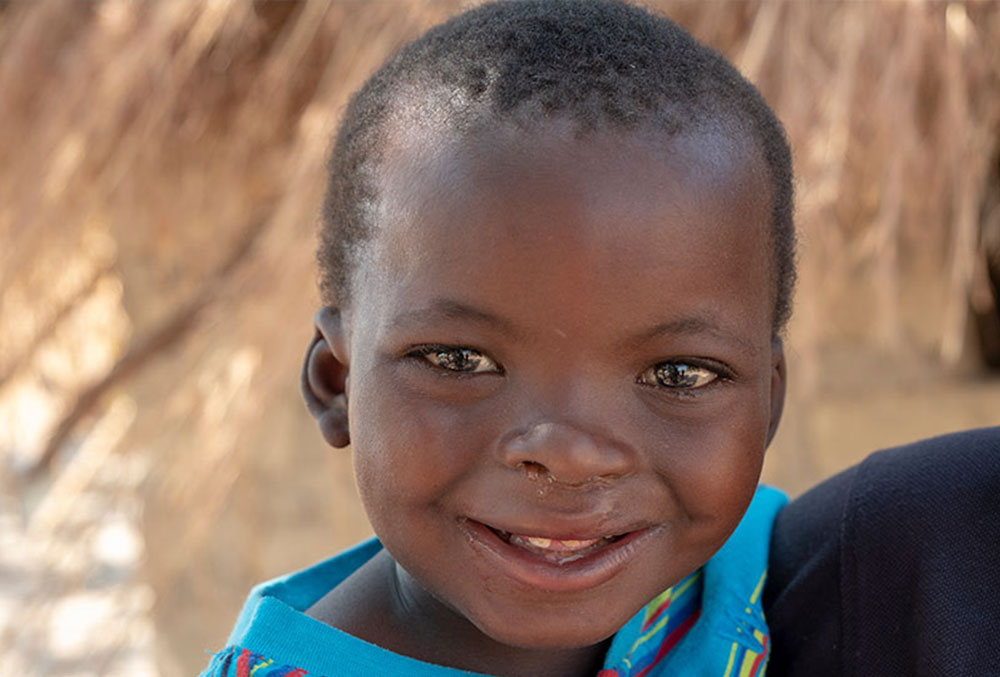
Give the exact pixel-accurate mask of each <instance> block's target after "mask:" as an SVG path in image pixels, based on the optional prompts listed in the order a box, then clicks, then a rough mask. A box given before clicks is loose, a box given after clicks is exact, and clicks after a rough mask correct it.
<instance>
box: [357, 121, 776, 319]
mask: <svg viewBox="0 0 1000 677" xmlns="http://www.w3.org/2000/svg"><path fill="white" fill-rule="evenodd" d="M386 151H387V152H386V155H385V157H386V161H385V164H384V165H383V168H382V175H381V177H380V188H381V191H380V204H379V209H378V218H377V220H376V226H375V228H376V229H375V234H374V237H373V238H372V240H371V244H370V247H369V251H368V254H369V255H368V256H366V257H365V261H366V263H365V264H364V265H361V266H358V269H359V273H361V274H362V275H364V276H365V277H367V278H368V279H366V280H359V283H360V284H358V286H357V287H356V288H357V289H359V291H361V290H362V289H367V290H368V291H369V293H368V294H365V295H367V296H369V298H372V297H371V294H374V293H375V292H376V291H378V293H379V295H380V296H382V298H381V299H379V300H378V304H379V305H381V306H383V307H384V308H385V310H387V311H388V310H389V307H391V306H393V305H394V303H395V304H404V305H405V304H407V303H409V302H411V301H412V302H413V303H416V302H417V301H418V299H416V298H415V297H416V296H419V295H420V294H421V293H425V292H426V293H427V294H430V293H432V292H433V293H435V294H443V293H452V294H458V295H463V294H465V295H471V296H473V297H478V298H479V299H480V300H484V299H485V301H486V302H487V303H488V304H492V305H496V304H501V305H502V304H503V303H506V302H510V303H511V304H515V303H517V302H518V299H520V300H521V301H522V302H523V303H522V306H523V305H524V304H525V303H528V300H527V299H524V298H522V297H524V296H526V295H527V296H531V295H532V291H531V290H532V289H534V290H538V291H541V290H544V291H545V293H546V295H547V296H548V297H549V298H550V299H554V298H555V297H557V296H559V295H560V294H561V295H562V296H563V299H562V300H563V301H564V302H565V303H568V304H573V305H577V306H589V307H590V308H591V309H592V310H595V311H596V309H597V308H598V307H600V306H601V305H605V306H607V305H615V306H617V307H619V308H621V307H622V305H623V304H625V305H627V306H628V308H626V310H628V311H630V312H633V311H634V312H635V313H637V314H639V315H653V314H655V313H657V312H658V307H659V306H658V304H659V305H662V303H660V302H661V301H664V300H665V299H663V298H656V297H657V296H658V295H659V290H656V289H655V287H656V285H657V284H662V285H670V286H671V294H670V299H669V300H670V302H671V303H673V304H675V305H676V303H677V302H678V301H681V302H683V301H684V299H685V298H687V299H689V300H690V301H691V304H692V305H694V304H696V303H697V302H698V298H700V297H699V294H701V293H702V292H704V291H706V290H708V291H714V292H717V296H718V295H719V294H718V292H720V291H721V290H722V289H723V288H729V287H731V286H732V285H733V284H734V283H735V282H736V281H738V282H739V284H740V285H742V289H743V290H744V291H745V292H746V293H747V294H749V295H750V296H754V299H753V300H752V302H744V303H742V305H741V304H729V306H727V307H726V308H722V307H720V306H719V303H718V302H717V301H718V300H719V299H716V301H715V302H710V303H708V304H707V306H711V305H713V304H714V306H716V307H715V308H709V307H707V306H706V304H704V303H703V304H702V307H701V310H700V311H699V312H702V311H704V312H715V313H717V314H723V313H725V314H729V315H730V316H732V315H734V314H735V315H747V316H753V315H755V314H759V313H758V311H759V309H760V307H761V306H762V305H763V307H764V315H765V318H764V319H765V323H769V320H770V312H771V304H772V299H771V297H772V296H773V292H772V282H771V274H770V259H771V255H770V228H769V223H770V207H769V187H768V183H767V180H766V172H765V170H764V165H763V162H762V161H761V160H760V158H759V152H758V151H757V149H756V148H755V147H753V145H752V144H749V143H747V142H746V141H744V140H742V139H741V138H738V137H736V136H734V135H732V134H729V133H727V132H725V131H724V130H721V129H716V130H712V129H707V130H703V131H697V132H689V133H685V134H680V135H676V136H668V135H666V134H664V133H662V132H659V131H658V130H639V131H634V132H627V133H626V132H597V133H593V134H589V135H586V136H581V135H580V134H579V133H578V129H577V128H576V127H575V125H574V124H572V123H569V122H566V123H563V122H559V121H554V122H551V123H546V124H544V125H541V126H536V127H534V128H532V129H530V130H525V129H523V128H519V127H518V126H517V125H515V124H499V125H496V126H492V127H483V128H481V129H479V130H477V131H476V132H475V133H466V134H463V135H456V134H447V133H441V132H437V131H434V130H433V129H428V128H427V127H422V126H420V125H417V126H414V127H410V128H408V129H407V128H404V129H400V128H396V129H395V130H393V131H392V133H390V135H389V138H388V141H387V144H386ZM650 284H652V285H653V287H654V289H653V291H654V292H657V293H655V294H653V295H651V294H650V291H651V290H650V289H648V288H647V287H648V286H649V285H650ZM640 297H646V300H647V303H643V302H642V298H640ZM393 299H395V302H394V301H393ZM358 300H359V301H360V298H358ZM703 300H704V299H703ZM626 302H627V303H626ZM529 305H530V304H529ZM543 312H545V311H543ZM730 320H731V321H733V322H737V323H740V322H742V323H743V324H746V320H747V318H743V319H742V320H741V319H740V318H739V317H730ZM768 326H769V324H768Z"/></svg>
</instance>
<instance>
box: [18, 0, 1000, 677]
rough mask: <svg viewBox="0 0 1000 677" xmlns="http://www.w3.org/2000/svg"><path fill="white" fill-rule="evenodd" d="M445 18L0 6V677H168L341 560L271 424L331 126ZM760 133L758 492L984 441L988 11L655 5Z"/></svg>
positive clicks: (298, 460) (997, 214) (994, 188)
mask: <svg viewBox="0 0 1000 677" xmlns="http://www.w3.org/2000/svg"><path fill="white" fill-rule="evenodd" d="M464 4H465V3H462V2H457V1H444V0H440V1H438V0H434V1H417V0H378V1H371V2H361V1H359V0H345V1H342V2H329V1H323V2H301V3H300V2H284V3H280V4H279V3H250V2H237V1H232V2H227V1H222V0H219V1H214V2H197V3H196V2H190V1H177V2H146V3H142V2H125V1H121V0H106V1H104V2H96V1H95V2H87V3H83V2H51V1H48V0H43V1H38V2H0V158H2V160H0V672H3V673H4V674H21V675H80V676H83V675H129V676H139V675H142V676H145V675H163V676H168V677H173V676H175V675H191V674H194V673H196V672H197V671H198V670H199V669H200V667H201V666H202V665H203V664H204V663H205V662H206V660H207V655H206V654H205V651H206V650H208V649H218V648H221V646H222V645H223V643H224V641H225V637H226V635H227V634H228V631H229V628H230V626H231V624H232V622H233V620H234V618H235V614H236V613H237V611H238V609H239V606H240V604H241V602H242V599H243V597H244V595H245V594H246V592H247V591H248V589H249V587H250V586H251V585H252V584H253V583H254V582H257V581H259V580H261V579H264V578H267V577H270V576H273V575H276V574H278V573H284V572H287V571H289V570H292V569H295V568H299V567H302V566H304V565H307V564H309V563H311V562H313V561H314V560H317V559H319V558H322V557H325V556H328V555H329V554H331V553H333V552H335V551H337V550H338V549H340V548H342V547H345V546H347V545H349V544H351V543H353V542H355V541H356V540H358V539H360V538H362V537H364V536H365V535H367V533H368V527H367V525H366V523H365V519H364V515H363V512H362V510H361V508H360V506H359V503H358V501H357V499H356V495H355V490H354V486H353V479H352V477H351V471H350V459H349V454H348V453H347V452H344V451H336V450H331V449H328V448H325V447H324V444H323V443H322V441H321V439H320V436H319V434H318V432H317V431H316V429H315V427H314V425H313V424H312V422H311V420H310V419H309V418H308V417H307V415H306V412H305V408H304V406H303V405H302V403H301V401H300V397H299V393H298V373H299V372H298V370H299V365H300V361H301V358H302V355H303V352H304V350H305V347H306V345H307V342H308V341H309V339H310V337H311V317H312V313H313V311H314V310H315V308H316V307H317V303H318V297H317V293H316V285H315V280H314V267H313V247H314V231H315V228H316V225H317V221H318V216H319V203H320V198H321V193H322V189H323V183H324V162H325V156H326V153H327V150H328V145H329V141H330V138H331V136H332V134H333V131H334V129H335V125H336V123H337V120H338V117H339V115H340V113H341V111H342V109H343V107H344V105H345V103H346V100H347V97H348V96H349V95H350V93H351V92H352V91H353V90H355V89H356V88H357V87H358V86H359V85H360V84H361V82H362V81H363V80H364V78H365V77H366V76H367V75H368V74H370V73H371V72H372V71H373V70H374V69H375V68H376V67H377V66H378V65H379V64H380V62H381V61H382V60H383V59H384V58H385V56H386V55H387V54H388V53H389V52H390V51H391V50H393V49H395V48H397V47H398V46H400V45H401V44H402V43H404V42H405V41H407V40H409V39H412V38H413V37H415V36H416V35H418V34H419V33H420V32H422V31H423V30H424V29H426V28H427V27H429V26H431V25H432V24H434V23H437V22H439V21H441V20H442V19H444V18H445V17H447V16H449V15H451V14H452V13H454V12H456V11H458V10H459V9H461V7H462V6H464ZM656 6H657V7H659V8H660V9H662V10H663V11H664V12H665V13H666V14H667V15H669V16H671V17H673V18H674V19H675V20H677V21H679V22H680V23H681V24H683V25H685V26H686V27H688V28H689V29H690V30H691V31H692V32H693V33H694V34H695V35H696V36H697V37H699V38H700V39H702V40H704V41H706V42H708V43H709V44H711V45H714V46H716V47H717V48H718V49H720V50H721V51H723V52H724V53H725V54H726V55H727V56H728V57H729V58H730V59H731V60H733V62H734V63H736V64H737V65H738V66H739V67H740V69H741V70H742V71H743V72H744V73H745V74H746V75H747V76H748V77H749V78H751V79H752V80H753V81H755V82H756V83H758V85H759V86H760V88H761V90H762V91H763V93H764V95H765V97H766V98H767V99H768V101H769V102H770V103H771V105H772V106H773V107H774V108H775V109H776V111H777V113H778V115H779V117H780V118H781V119H782V120H783V121H784V122H785V124H786V126H787V130H788V133H789V136H790V139H791V143H792V147H793V150H794V154H795V162H796V170H797V176H798V212H797V213H798V222H799V225H800V228H801V236H802V245H801V254H800V267H801V281H800V286H799V290H798V295H797V302H796V311H795V316H794V319H793V322H792V325H791V327H790V331H789V337H788V353H789V358H790V370H791V384H790V393H789V400H788V405H787V407H786V410H785V416H784V421H783V423H782V427H781V430H780V432H779V434H778V437H777V440H776V441H775V443H774V444H773V446H772V449H771V451H770V455H769V458H768V461H767V466H766V471H765V479H766V480H767V481H769V482H771V483H774V484H777V485H778V486H781V487H783V488H785V489H786V490H788V491H789V492H790V493H792V494H796V493H798V492H801V491H802V490H803V489H804V488H806V487H808V486H809V485H811V484H812V483H814V482H815V481H817V480H819V479H820V478H822V477H825V476H828V475H829V474H831V473H833V472H835V471H837V470H838V469H841V468H843V467H845V466H848V465H850V464H853V463H855V462H857V461H858V460H860V459H861V458H863V457H864V456H865V455H866V454H867V453H869V452H870V451H872V450H874V449H876V448H879V447H884V446H888V445H894V444H899V443H903V442H907V441H911V440H914V439H917V438H919V437H924V436H929V435H933V434H937V433H943V432H948V431H952V430H957V429H961V428H968V427H974V426H983V425H997V424H1000V378H998V372H997V371H996V370H997V369H998V367H1000V315H998V310H997V308H998V306H997V296H998V294H997V292H998V288H1000V5H998V4H996V3H992V2H989V3H987V2H969V3H962V2H955V3H944V2H933V3H931V2H919V1H913V2H907V3H904V2H896V3H876V2H865V3H861V2H850V3H838V2H823V3H796V2H693V1H691V2H662V3H657V4H656Z"/></svg>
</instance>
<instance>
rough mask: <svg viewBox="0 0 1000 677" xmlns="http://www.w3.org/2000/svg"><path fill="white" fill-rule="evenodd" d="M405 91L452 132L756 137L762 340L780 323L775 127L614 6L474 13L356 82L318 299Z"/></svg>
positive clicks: (357, 230) (370, 198)
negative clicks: (766, 220)
mask: <svg viewBox="0 0 1000 677" xmlns="http://www.w3.org/2000/svg"><path fill="white" fill-rule="evenodd" d="M415 95H416V96H415ZM405 96H408V97H410V99H411V101H406V103H409V104H413V103H417V104H418V105H421V104H423V105H427V104H428V103H430V104H432V105H434V106H436V107H437V108H438V109H439V111H438V114H440V109H443V110H444V114H445V116H446V117H447V119H448V120H449V123H451V124H452V125H453V127H454V128H455V129H461V128H463V127H465V126H466V125H467V123H468V121H469V120H487V121H489V120H498V121H502V120H517V121H518V122H519V123H527V124H529V125H530V124H531V123H532V122H535V121H537V122H541V121H544V120H547V119H554V118H570V119H573V120H575V121H577V122H578V123H579V124H580V129H581V130H584V131H587V130H598V129H604V128H610V129H623V130H629V129H633V128H637V127H638V126H640V125H649V124H652V125H656V126H658V127H660V128H662V129H663V130H664V131H665V132H666V133H669V134H676V133H679V132H683V131H686V130H690V129H692V128H698V127H701V126H704V125H706V124H713V123H716V124H717V123H719V122H722V123H723V124H726V125H727V126H728V127H732V126H734V125H735V127H736V128H737V129H739V130H740V131H742V132H743V133H745V134H749V135H751V136H753V137H756V138H754V139H753V141H754V142H755V143H756V144H757V145H758V146H759V148H760V149H761V151H762V156H763V160H764V162H765V164H766V166H767V169H768V172H769V174H770V177H769V178H770V183H771V211H772V223H771V235H772V245H773V257H774V259H773V266H774V279H775V283H776V297H775V300H774V316H773V318H772V325H773V330H774V332H775V334H777V333H779V332H780V331H781V330H782V329H783V328H784V326H785V324H786V323H787V320H788V317H789V315H790V313H791V297H792V291H793V288H794V286H795V226H794V218H793V211H794V209H793V187H792V160H791V152H790V150H789V147H788V142H787V140H786V138H785V133H784V130H783V128H782V126H781V123H780V122H779V121H778V119H777V117H776V116H775V115H774V113H773V112H772V111H771V109H770V108H768V106H767V104H766V103H765V102H764V99H763V97H762V96H761V95H760V93H759V92H758V91H757V89H756V88H755V87H754V86H753V85H752V84H751V83H750V82H748V81H747V80H746V79H745V78H743V77H742V76H741V75H740V73H739V71H737V70H736V68H734V67H733V66H732V65H731V64H730V63H729V62H728V61H726V59H725V58H724V57H723V56H722V55H721V54H719V53H718V52H717V51H715V50H714V49H712V48H710V47H707V46H705V45H702V44H701V43H699V42H698V41H697V40H695V39H694V38H693V37H691V35H690V34H688V33H687V32H686V31H685V30H684V29H682V28H681V27H679V26H678V25H676V24H675V23H673V22H672V21H670V20H669V19H666V18H664V17H661V16H657V15H654V14H652V13H650V12H648V11H646V10H645V9H642V8H640V7H636V6H634V5H630V4H627V3H626V2H622V1H619V0H501V1H500V2H495V3H491V4H487V5H482V6H480V7H477V8H475V9H472V10H470V11H468V12H465V13H463V14H460V15H458V16H456V17H454V18H452V19H450V20H449V21H447V22H445V23H443V24H441V25H439V26H437V27H435V28H432V29H431V30H429V31H428V32H427V33H425V34H424V35H423V36H422V37H420V38H419V39H417V40H416V41H414V42H412V43H410V44H409V45H407V46H406V47H404V48H403V49H402V50H400V51H399V52H398V53H397V54H396V55H395V56H394V57H393V58H392V59H390V60H389V61H388V62H387V63H386V64H385V65H384V66H383V67H382V68H381V69H380V70H378V71H377V72H376V73H375V74H374V75H373V76H372V77H371V78H369V79H368V81H367V82H366V83H365V84H364V86H363V87H362V88H361V89H360V90H359V91H358V92H357V93H356V94H355V95H354V97H353V98H352V99H351V102H350V103H349V105H348V107H347V110H346V113H345V116H344V119H343V121H342V122H341V125H340V129H339V132H338V134H337V137H336V141H335V143H334V147H333V152H332V155H331V157H330V162H329V165H328V171H329V177H328V183H327V191H326V197H325V199H324V204H323V221H322V226H321V228H320V245H319V251H318V261H319V268H320V290H321V293H322V298H323V303H324V304H326V305H331V306H342V305H344V304H345V303H346V302H347V300H348V298H349V294H350V288H349V287H350V277H351V273H352V270H351V266H352V264H353V260H352V258H353V252H354V251H355V250H356V249H357V247H358V246H359V245H360V244H362V243H363V242H364V241H365V240H366V239H367V238H368V237H369V235H370V233H371V232H372V223H371V219H372V215H373V214H374V213H375V212H376V210H375V208H374V207H375V205H376V203H377V200H378V186H377V185H376V176H377V169H378V166H379V162H380V155H381V152H382V150H383V149H382V147H381V142H382V141H383V139H384V132H385V127H386V122H387V121H388V120H390V119H391V118H392V116H393V115H394V114H396V113H397V112H398V110H399V107H400V106H401V104H403V103H404V102H403V101H400V100H399V99H400V98H401V97H405ZM435 96H437V97H438V100H435V99H434V97H435ZM413 98H417V99H418V101H417V102H413V101H412V99H413ZM421 99H422V100H421Z"/></svg>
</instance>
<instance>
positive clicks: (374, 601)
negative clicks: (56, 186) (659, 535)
mask: <svg viewBox="0 0 1000 677" xmlns="http://www.w3.org/2000/svg"><path fill="white" fill-rule="evenodd" d="M308 613H309V614H310V615H312V616H313V617H315V618H317V619H319V620H321V621H323V622H325V623H327V624H329V625H332V626H333V627H335V628H338V629H340V630H343V631H344V632H347V633H348V634H351V635H354V636H355V637H358V638H359V639H363V640H365V641H367V642H370V643H372V644H375V645H377V646H380V647H382V648H383V649H387V650H389V651H392V652H395V653H398V654H402V655H404V656H409V657H410V658H415V659H417V660H421V661H424V662H425V663H433V664H435V665H443V666H447V667H451V668H457V669H460V670H470V671H472V672H480V673H486V674H491V675H518V677H521V676H524V677H535V676H538V677H541V676H543V675H544V676H546V677H548V676H549V675H588V676H590V675H596V674H597V672H598V671H599V670H600V669H601V665H602V664H603V662H604V654H605V653H606V652H607V648H608V645H609V643H610V640H607V641H604V642H601V643H599V644H595V645H592V646H585V647H578V648H572V649H530V648H523V647H514V646H509V645H506V644H502V643H500V642H498V641H496V640H494V639H493V638H491V637H489V636H488V635H486V634H485V633H483V632H482V631H481V630H479V628H477V627H476V626H475V625H473V624H472V623H470V622H469V621H468V619H466V618H465V617H464V616H462V615H461V614H459V613H458V612H456V611H455V610H454V609H452V608H450V607H448V606H446V605H445V604H442V603H441V602H440V601H439V600H437V599H435V598H434V597H433V596H432V595H431V594H430V593H428V592H427V591H426V590H425V589H424V588H423V587H422V586H421V585H420V584H419V583H417V582H416V581H415V580H413V578H412V577H411V576H409V574H407V573H406V571H404V570H403V569H402V567H400V566H398V565H397V564H396V562H395V560H393V559H392V557H390V556H389V554H388V553H387V552H386V551H384V550H383V551H382V552H380V553H379V554H377V555H376V556H375V557H373V558H372V559H371V560H369V561H368V562H367V563H365V564H364V565H363V566H362V567H361V568H360V569H358V570H357V571H356V572H355V573H354V574H353V575H352V576H350V577H349V578H348V579H347V580H345V581H344V582H343V583H341V584H340V585H338V586H337V587H336V588H334V589H333V590H332V591H331V592H330V594H328V595H327V596H326V597H324V598H323V600H321V601H320V602H318V603H317V604H316V605H315V606H313V607H312V608H311V609H310V610H309V612H308Z"/></svg>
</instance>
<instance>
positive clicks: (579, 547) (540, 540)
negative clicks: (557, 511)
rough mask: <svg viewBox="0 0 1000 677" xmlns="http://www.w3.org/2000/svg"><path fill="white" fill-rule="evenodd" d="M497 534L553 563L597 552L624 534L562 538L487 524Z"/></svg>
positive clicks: (517, 546)
mask: <svg viewBox="0 0 1000 677" xmlns="http://www.w3.org/2000/svg"><path fill="white" fill-rule="evenodd" d="M485 526H486V527H487V528H488V529H489V530H490V531H492V532H493V533H494V534H496V535H497V536H498V537H499V538H500V540H502V541H504V542H505V543H507V544H509V545H512V546H514V547H516V548H520V549H522V550H526V551H527V552H530V553H533V554H535V555H539V556H541V557H542V558H544V559H545V560H547V561H549V562H552V563H553V564H568V563H570V562H575V561H576V560H578V559H582V558H584V557H586V556H587V555H590V554H592V553H595V552H597V551H598V550H600V549H601V548H603V547H605V546H606V545H609V544H611V543H614V542H615V541H617V540H618V539H620V538H621V537H622V535H623V534H619V535H614V536H604V537H602V538H584V539H568V538H567V539H560V538H548V537H545V536H529V535H527V534H512V533H510V532H509V531H503V530H502V529H496V528H494V527H491V526H489V525H485Z"/></svg>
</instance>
